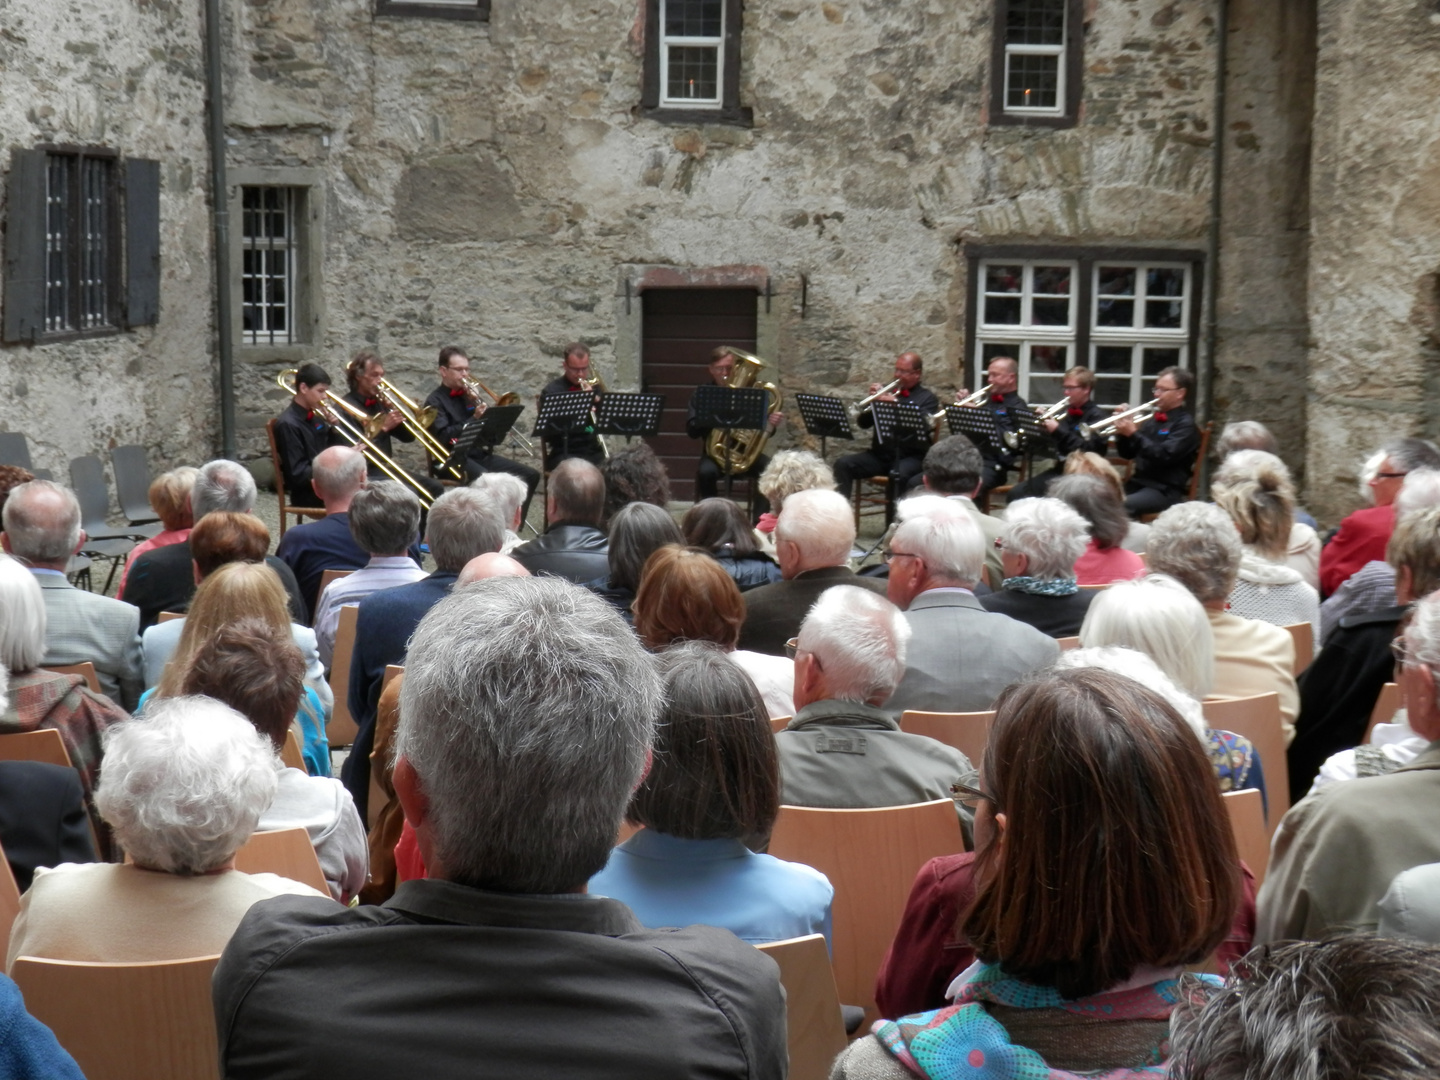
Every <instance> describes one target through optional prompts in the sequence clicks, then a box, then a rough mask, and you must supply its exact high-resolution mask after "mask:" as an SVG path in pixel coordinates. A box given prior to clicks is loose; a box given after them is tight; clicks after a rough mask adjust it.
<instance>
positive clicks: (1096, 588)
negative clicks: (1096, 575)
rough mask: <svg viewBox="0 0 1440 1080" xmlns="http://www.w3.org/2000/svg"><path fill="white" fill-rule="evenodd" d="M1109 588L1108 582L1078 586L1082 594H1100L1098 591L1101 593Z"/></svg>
mask: <svg viewBox="0 0 1440 1080" xmlns="http://www.w3.org/2000/svg"><path fill="white" fill-rule="evenodd" d="M1109 587H1110V582H1108V581H1107V582H1105V583H1104V584H1102V585H1081V586H1080V589H1081V590H1082V591H1083V592H1100V591H1102V590H1104V589H1108V588H1109Z"/></svg>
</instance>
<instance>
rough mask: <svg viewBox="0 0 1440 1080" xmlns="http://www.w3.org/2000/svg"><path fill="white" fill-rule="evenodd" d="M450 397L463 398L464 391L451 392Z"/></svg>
mask: <svg viewBox="0 0 1440 1080" xmlns="http://www.w3.org/2000/svg"><path fill="white" fill-rule="evenodd" d="M450 396H451V397H464V396H465V391H464V390H451V391H450Z"/></svg>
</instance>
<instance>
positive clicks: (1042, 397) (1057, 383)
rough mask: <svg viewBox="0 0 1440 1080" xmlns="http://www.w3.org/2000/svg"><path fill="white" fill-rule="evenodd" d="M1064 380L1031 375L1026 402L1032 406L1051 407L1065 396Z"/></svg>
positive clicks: (1052, 376) (1048, 376)
mask: <svg viewBox="0 0 1440 1080" xmlns="http://www.w3.org/2000/svg"><path fill="white" fill-rule="evenodd" d="M1064 382H1065V379H1064V377H1063V376H1055V375H1031V376H1030V392H1029V394H1028V395H1027V397H1026V400H1027V401H1029V402H1030V404H1032V405H1053V404H1054V403H1055V402H1057V401H1059V400H1060V398H1061V397H1063V396H1064V394H1065V389H1064V385H1063V384H1064Z"/></svg>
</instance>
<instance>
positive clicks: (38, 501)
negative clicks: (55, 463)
mask: <svg viewBox="0 0 1440 1080" xmlns="http://www.w3.org/2000/svg"><path fill="white" fill-rule="evenodd" d="M4 523H5V531H4V533H3V534H0V535H3V540H4V546H5V550H6V551H8V552H10V554H12V555H18V556H19V557H20V558H22V559H24V560H25V561H26V562H28V563H30V565H32V566H39V567H43V568H46V569H51V570H63V569H65V566H66V564H67V563H69V561H70V556H71V555H73V554H74V553H75V551H76V549H77V548H78V547H79V546H80V541H81V538H82V537H83V536H84V535H85V534H84V533H82V532H81V531H80V504H79V503H78V502H77V501H76V499H75V495H74V493H73V492H72V491H71V490H70V489H69V488H65V487H61V486H60V485H59V484H55V483H51V482H50V481H49V480H31V481H30V482H29V483H28V484H20V485H19V486H18V487H15V488H12V489H11V490H10V497H9V498H8V499H7V500H6V501H5V511H4Z"/></svg>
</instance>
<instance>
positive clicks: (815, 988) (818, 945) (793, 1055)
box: [757, 934, 845, 1080]
mask: <svg viewBox="0 0 1440 1080" xmlns="http://www.w3.org/2000/svg"><path fill="white" fill-rule="evenodd" d="M757 948H759V949H760V951H761V952H763V953H764V954H765V955H766V956H768V957H770V959H771V960H774V961H775V963H776V964H777V965H778V966H779V968H780V985H781V986H783V987H785V1031H786V1036H787V1042H788V1043H789V1046H790V1073H789V1075H790V1080H825V1078H826V1077H827V1076H829V1075H830V1065H831V1063H832V1062H833V1061H834V1060H835V1055H836V1054H838V1053H840V1051H841V1050H844V1049H845V1028H844V1025H843V1024H842V1022H841V1019H840V996H839V993H838V992H837V991H836V989H835V972H834V969H832V968H831V967H830V954H829V953H828V952H827V951H826V949H825V937H824V935H822V934H810V935H808V936H807V937H799V938H789V939H787V940H785V941H772V942H770V943H769V944H766V945H760V946H757Z"/></svg>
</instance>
